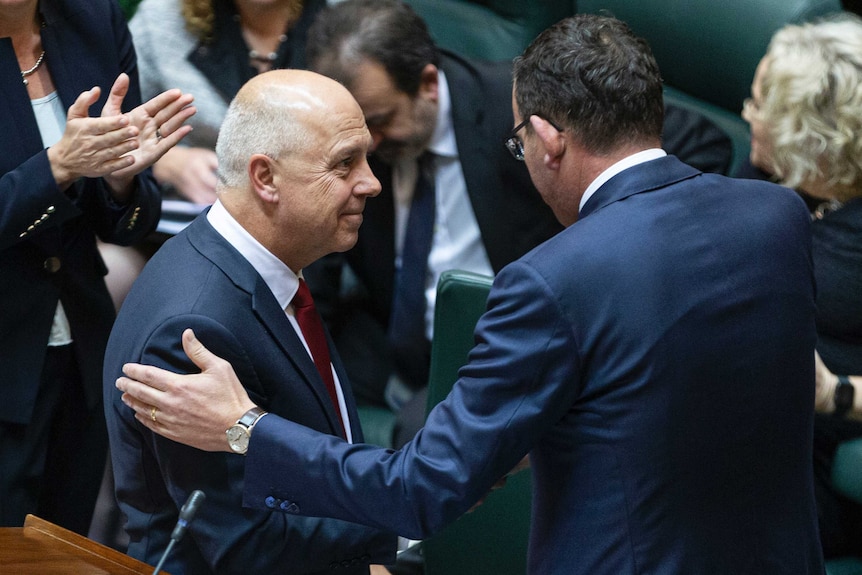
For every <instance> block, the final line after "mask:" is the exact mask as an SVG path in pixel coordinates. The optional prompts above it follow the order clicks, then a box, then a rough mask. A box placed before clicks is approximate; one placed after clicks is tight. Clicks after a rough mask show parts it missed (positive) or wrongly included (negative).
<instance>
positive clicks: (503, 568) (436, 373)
mask: <svg viewBox="0 0 862 575" xmlns="http://www.w3.org/2000/svg"><path fill="white" fill-rule="evenodd" d="M491 282H492V278H490V277H487V276H483V275H478V274H473V273H469V272H463V271H449V272H445V273H444V274H443V275H442V276H441V278H440V282H439V283H438V285H437V303H436V308H435V315H434V340H433V342H432V347H431V376H430V380H429V383H428V410H429V411H430V410H431V409H432V408H433V407H434V406H435V405H436V404H437V403H439V402H440V401H441V400H442V399H444V398H445V397H446V395H448V393H449V391H450V390H451V389H452V385H453V384H454V383H455V380H456V379H457V377H458V370H459V368H460V367H461V366H462V365H464V364H465V363H466V362H467V355H468V353H469V351H470V349H472V348H473V344H474V339H473V331H474V328H475V327H476V322H477V321H478V320H479V316H481V315H482V313H484V311H485V306H486V300H487V298H488V292H489V291H490V289H491ZM531 493H532V481H531V474H530V472H529V471H522V472H521V473H519V474H517V475H514V476H513V477H511V478H510V479H509V480H508V482H507V483H506V486H505V487H503V488H502V489H499V490H497V491H494V492H493V493H491V494H490V495H489V496H488V498H487V499H486V500H485V502H484V503H483V504H482V505H481V506H479V507H478V508H477V509H476V510H474V511H473V512H471V513H467V514H466V515H464V516H462V517H461V518H460V519H458V520H457V521H455V523H453V524H452V525H450V526H448V527H447V528H446V529H444V530H443V531H441V532H440V533H438V534H437V535H435V536H434V537H431V538H429V539H427V540H425V541H423V542H422V553H423V556H424V558H425V574H426V575H523V574H524V573H526V572H527V541H528V538H529V528H530V503H531Z"/></svg>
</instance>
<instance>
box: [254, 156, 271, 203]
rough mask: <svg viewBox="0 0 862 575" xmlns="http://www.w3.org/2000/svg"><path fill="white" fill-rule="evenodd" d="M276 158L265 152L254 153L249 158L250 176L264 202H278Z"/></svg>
mask: <svg viewBox="0 0 862 575" xmlns="http://www.w3.org/2000/svg"><path fill="white" fill-rule="evenodd" d="M275 171H276V165H275V160H273V159H272V158H270V157H269V156H267V155H265V154H254V155H253V156H252V157H251V158H249V160H248V178H249V181H250V182H251V186H252V188H253V189H254V192H255V194H256V195H257V196H258V197H259V198H260V199H261V200H263V201H264V202H269V203H276V202H278V186H276V182H275V179H276V173H275Z"/></svg>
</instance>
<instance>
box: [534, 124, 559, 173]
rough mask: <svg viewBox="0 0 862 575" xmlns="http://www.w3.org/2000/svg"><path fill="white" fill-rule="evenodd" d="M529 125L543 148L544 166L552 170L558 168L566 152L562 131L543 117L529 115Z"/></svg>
mask: <svg viewBox="0 0 862 575" xmlns="http://www.w3.org/2000/svg"><path fill="white" fill-rule="evenodd" d="M530 125H531V126H532V127H533V131H535V132H536V137H537V138H538V139H539V142H541V145H542V147H543V148H544V150H545V155H544V163H545V166H546V167H548V168H549V169H552V170H558V169H559V168H560V163H561V162H562V159H563V154H565V152H566V138H565V136H564V135H563V133H562V132H560V131H559V130H557V129H556V128H555V127H554V126H552V125H551V124H550V122H548V121H547V120H545V119H544V118H540V117H539V116H535V115H533V116H530Z"/></svg>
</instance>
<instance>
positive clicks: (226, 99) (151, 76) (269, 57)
mask: <svg viewBox="0 0 862 575" xmlns="http://www.w3.org/2000/svg"><path fill="white" fill-rule="evenodd" d="M325 5H326V2H325V1H324V0H309V1H305V2H303V0H266V1H260V0H143V2H141V3H140V5H139V6H138V7H137V11H136V12H135V15H134V17H133V18H132V20H131V21H130V23H129V27H130V29H131V31H132V37H133V38H134V42H135V49H136V50H137V53H138V73H139V74H140V77H141V93H142V94H143V96H144V97H145V98H147V97H150V96H152V95H154V94H157V93H159V92H161V91H163V90H166V89H167V88H169V87H170V88H180V89H182V90H183V91H184V92H190V93H192V94H194V95H195V105H196V107H197V109H198V113H197V114H196V115H195V117H194V118H193V119H192V121H191V123H190V125H191V126H192V128H193V131H192V133H191V134H189V137H188V138H186V139H185V141H184V142H183V145H182V146H177V147H176V148H174V149H173V150H171V151H170V152H168V153H167V154H165V156H164V157H163V158H162V159H161V160H159V161H158V162H157V163H156V164H155V166H153V173H154V175H155V176H156V179H157V180H158V182H159V184H161V185H162V187H163V188H164V189H165V190H167V191H168V192H169V195H170V193H174V194H175V195H176V196H178V197H180V198H183V199H187V200H189V201H191V202H194V203H197V204H207V205H208V204H211V203H213V201H215V185H216V176H215V168H216V156H215V144H216V137H217V136H218V129H219V126H220V125H221V122H222V120H223V119H224V115H225V112H227V107H228V104H230V101H231V99H232V98H233V97H234V96H235V95H236V93H237V92H238V91H239V89H240V87H241V86H242V85H243V84H245V82H247V81H248V80H250V79H251V78H252V77H253V76H255V75H257V74H259V73H260V72H265V71H267V70H270V69H275V68H305V36H306V30H307V29H308V27H309V25H310V24H311V21H312V20H313V19H314V16H315V15H316V14H317V12H318V11H320V9H321V8H322V7H323V6H325Z"/></svg>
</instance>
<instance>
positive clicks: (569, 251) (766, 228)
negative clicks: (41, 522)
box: [244, 156, 823, 575]
mask: <svg viewBox="0 0 862 575" xmlns="http://www.w3.org/2000/svg"><path fill="white" fill-rule="evenodd" d="M580 216H581V217H580V220H579V221H578V222H577V223H575V224H574V225H572V226H570V227H568V228H567V229H566V230H565V231H563V232H561V233H560V234H558V235H557V236H555V237H554V238H552V239H551V240H549V241H547V242H545V243H544V244H542V245H541V246H539V247H538V248H536V249H535V250H533V251H532V252H530V253H529V254H527V255H526V256H524V257H523V258H521V259H519V260H518V261H516V262H514V263H512V264H511V265H509V266H507V267H505V268H504V269H503V270H502V271H501V272H500V273H499V274H498V275H497V278H496V279H495V282H494V286H493V288H492V291H491V294H490V296H489V299H488V311H487V312H486V313H485V315H484V316H483V317H482V319H481V320H480V321H479V324H478V326H477V328H476V346H475V348H474V349H473V350H472V352H471V353H470V356H469V361H468V364H467V365H466V366H465V367H463V368H462V369H461V371H460V374H459V380H458V382H457V383H456V385H455V387H454V389H453V391H452V393H451V394H450V395H449V397H448V398H447V399H446V400H445V401H443V402H442V403H440V404H439V405H438V406H437V407H436V408H435V409H434V410H433V412H432V413H431V414H430V415H429V418H428V421H427V424H426V426H425V428H424V429H423V430H422V431H420V433H419V434H418V435H417V436H416V437H415V438H414V440H413V441H412V442H411V443H409V444H407V446H405V447H404V449H402V450H401V451H397V452H390V451H385V450H381V449H379V448H374V447H372V446H364V447H357V446H348V445H346V444H344V443H343V442H340V441H338V440H337V439H334V438H332V437H328V436H324V435H318V434H315V433H313V432H311V431H309V430H306V429H303V428H302V427H301V426H298V425H296V424H294V423H291V422H288V421H284V420H281V419H279V418H276V417H272V418H265V419H264V420H263V421H261V424H260V426H259V427H258V428H257V429H256V430H255V434H254V436H253V438H252V442H251V447H250V450H249V454H248V457H247V461H246V486H245V495H244V501H245V503H246V505H248V506H249V507H252V508H266V507H267V505H273V504H275V503H276V502H278V504H281V503H287V512H289V513H293V514H296V515H301V516H321V515H322V516H329V517H339V518H341V519H346V520H351V521H362V522H365V523H367V524H369V525H375V526H378V527H385V528H388V529H395V530H397V531H398V532H399V533H402V534H403V535H406V536H410V537H425V536H427V535H429V534H432V533H434V532H436V531H437V530H439V529H441V528H442V527H443V526H445V525H446V524H448V523H449V522H451V521H453V520H454V519H456V518H457V517H458V516H460V515H461V514H462V513H464V512H465V511H467V509H468V508H469V507H470V506H471V505H472V504H473V503H475V502H476V501H477V500H478V499H479V498H480V497H482V496H483V495H484V494H485V493H486V492H487V491H488V489H489V488H490V487H491V486H492V485H493V484H494V482H495V481H496V480H497V479H499V478H500V477H501V476H502V475H503V474H505V473H506V472H507V471H508V470H509V469H511V468H512V467H513V466H514V465H515V464H516V463H517V462H518V461H519V460H520V458H521V457H523V456H524V455H525V454H527V453H528V452H529V453H530V457H531V461H532V472H533V477H534V481H533V485H534V494H533V513H532V517H533V519H532V521H533V524H532V527H531V541H530V551H529V572H530V573H536V574H542V575H546V574H557V573H558V574H560V575H573V574H575V575H577V574H590V575H597V574H598V575H601V574H608V575H612V574H613V575H619V574H646V573H651V574H656V573H658V574H679V575H682V574H713V573H714V574H716V575H718V574H727V573H734V574H758V575H763V574H787V573H795V574H802V573H822V572H823V563H822V558H821V553H820V547H819V541H818V536H817V523H816V514H815V508H814V499H813V491H812V470H811V432H812V407H811V406H812V405H813V392H814V389H813V381H814V379H813V350H814V343H815V330H814V282H813V279H812V278H813V275H812V273H813V270H812V263H811V239H810V222H809V217H808V212H807V210H806V209H805V206H804V204H803V202H802V201H801V200H800V198H799V197H798V196H797V195H796V194H795V193H793V192H792V191H790V190H787V189H785V188H782V187H779V186H776V185H773V184H769V183H766V182H754V181H744V180H732V179H729V178H725V177H723V176H718V175H712V174H702V173H701V172H699V171H697V170H695V169H693V168H691V167H689V166H687V165H685V164H683V163H682V162H680V161H679V160H677V159H676V158H675V157H672V156H668V157H665V158H661V159H657V160H653V161H651V162H647V163H644V164H641V165H638V166H635V167H632V168H630V169H628V170H625V171H623V172H622V173H620V174H617V175H616V176H615V177H613V178H611V179H610V180H609V181H608V182H606V183H605V184H604V185H603V186H602V187H601V188H600V189H599V190H598V192H597V193H596V194H595V195H594V196H593V197H592V198H590V199H589V201H588V202H587V203H586V205H585V206H584V208H583V210H582V212H581V215H580ZM321 454H326V457H321Z"/></svg>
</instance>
